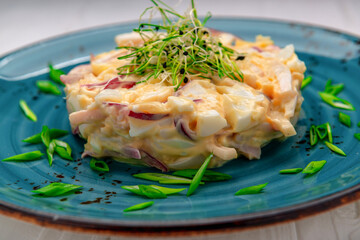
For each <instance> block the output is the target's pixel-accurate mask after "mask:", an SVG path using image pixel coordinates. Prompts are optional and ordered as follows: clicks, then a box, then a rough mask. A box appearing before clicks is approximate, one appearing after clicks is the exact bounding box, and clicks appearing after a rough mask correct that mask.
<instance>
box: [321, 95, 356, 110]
mask: <svg viewBox="0 0 360 240" xmlns="http://www.w3.org/2000/svg"><path fill="white" fill-rule="evenodd" d="M319 95H320V97H321V99H322V100H323V101H324V102H326V103H327V104H329V105H330V106H332V107H335V108H340V109H345V110H351V111H353V110H355V108H354V106H353V105H352V104H351V103H350V102H348V101H346V100H344V99H341V98H339V97H336V96H334V95H331V94H329V93H325V92H319Z"/></svg>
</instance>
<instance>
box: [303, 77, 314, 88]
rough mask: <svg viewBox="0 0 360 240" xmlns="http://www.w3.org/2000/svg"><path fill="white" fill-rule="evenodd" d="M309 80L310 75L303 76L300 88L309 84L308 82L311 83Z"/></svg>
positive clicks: (310, 78)
mask: <svg viewBox="0 0 360 240" xmlns="http://www.w3.org/2000/svg"><path fill="white" fill-rule="evenodd" d="M311 81H312V76H307V77H306V78H304V80H303V81H302V83H301V89H303V88H304V87H306V86H307V85H309V83H311Z"/></svg>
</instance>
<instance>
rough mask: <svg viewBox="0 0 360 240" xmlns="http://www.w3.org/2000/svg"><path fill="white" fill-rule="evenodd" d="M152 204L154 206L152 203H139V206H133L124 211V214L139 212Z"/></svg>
mask: <svg viewBox="0 0 360 240" xmlns="http://www.w3.org/2000/svg"><path fill="white" fill-rule="evenodd" d="M153 204H154V201H150V202H143V203H139V204H136V205H133V206H131V207H128V208H126V209H124V212H130V211H137V210H141V209H144V208H148V207H150V206H151V205H153Z"/></svg>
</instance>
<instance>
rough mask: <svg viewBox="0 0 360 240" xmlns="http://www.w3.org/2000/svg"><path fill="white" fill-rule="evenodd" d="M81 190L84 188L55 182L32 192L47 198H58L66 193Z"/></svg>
mask: <svg viewBox="0 0 360 240" xmlns="http://www.w3.org/2000/svg"><path fill="white" fill-rule="evenodd" d="M79 188H82V186H79V185H74V184H68V183H60V182H54V183H50V184H49V185H47V186H45V187H42V188H40V189H36V190H33V191H32V192H33V193H36V194H40V195H42V196H45V197H56V196H60V195H64V194H66V193H70V192H72V191H74V190H77V189H79Z"/></svg>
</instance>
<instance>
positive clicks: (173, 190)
mask: <svg viewBox="0 0 360 240" xmlns="http://www.w3.org/2000/svg"><path fill="white" fill-rule="evenodd" d="M150 187H153V188H156V189H158V190H160V191H161V192H163V193H164V194H166V195H171V194H175V193H179V192H182V191H184V190H185V189H186V188H167V187H161V186H157V185H150Z"/></svg>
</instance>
